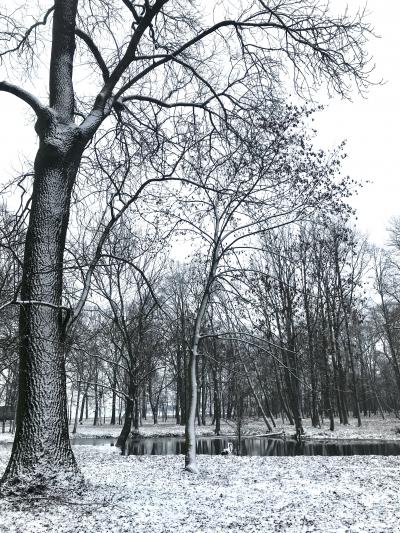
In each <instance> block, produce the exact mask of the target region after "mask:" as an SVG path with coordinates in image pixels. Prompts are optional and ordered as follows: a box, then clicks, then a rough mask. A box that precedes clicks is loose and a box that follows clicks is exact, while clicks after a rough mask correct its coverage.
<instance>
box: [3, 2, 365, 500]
mask: <svg viewBox="0 0 400 533" xmlns="http://www.w3.org/2000/svg"><path fill="white" fill-rule="evenodd" d="M15 5H16V6H17V7H19V8H20V9H13V7H14V6H11V7H10V6H9V3H8V2H7V3H6V4H5V5H3V6H2V8H1V16H0V24H1V27H0V35H1V41H2V43H6V46H5V47H4V48H3V49H2V51H1V52H0V58H1V62H2V64H3V65H4V66H5V67H6V71H7V67H11V68H10V69H9V70H8V72H13V73H15V74H19V73H21V72H22V75H21V79H22V78H23V77H25V78H26V76H27V75H28V76H30V77H31V79H33V78H34V75H35V73H36V71H37V70H36V67H37V66H38V64H39V63H40V62H42V61H43V58H44V54H43V53H42V51H43V43H44V42H45V41H46V39H49V38H50V40H51V50H50V54H49V59H48V61H49V68H48V79H49V83H48V87H47V89H46V91H48V93H49V101H48V103H45V102H44V101H43V100H42V99H41V98H40V97H39V96H37V95H35V94H34V92H36V94H43V93H44V92H46V91H42V90H40V82H39V78H38V79H37V80H36V82H34V83H33V85H34V91H33V92H31V91H29V90H27V89H25V88H23V87H21V86H17V85H15V84H14V83H12V82H10V81H1V82H0V91H2V92H7V93H9V94H13V95H15V96H16V97H18V98H20V99H21V100H22V101H24V102H25V103H26V104H27V105H28V106H30V108H31V110H32V111H33V113H34V114H35V116H36V125H35V130H36V132H37V134H38V137H39V148H38V151H37V154H36V158H35V162H34V178H33V188H32V199H31V204H30V217H29V224H28V229H27V235H26V243H25V254H24V260H23V276H22V285H21V290H20V299H19V301H20V374H19V376H20V377H19V399H18V411H17V422H16V435H15V440H14V445H13V450H12V454H11V458H10V461H9V464H8V466H7V469H6V472H5V474H4V475H3V478H2V485H3V490H5V486H8V487H12V490H13V491H14V492H16V491H17V487H18V486H20V487H22V486H24V487H25V488H26V487H30V488H36V489H37V490H41V491H44V490H46V489H47V488H49V487H50V486H52V487H53V488H54V487H58V488H62V487H65V486H67V485H69V486H72V485H74V484H76V483H78V484H79V483H81V481H82V477H81V475H80V473H79V469H78V467H77V465H76V461H75V459H74V456H73V453H72V449H71V446H70V443H69V437H68V425H67V416H66V393H65V369H64V348H63V344H64V339H65V335H66V326H67V325H68V324H69V323H70V322H71V320H73V319H74V317H75V316H76V314H77V313H79V312H80V311H81V309H82V307H83V303H84V301H85V294H86V293H87V290H86V291H84V294H83V298H82V299H81V302H80V303H79V304H78V306H77V309H76V310H71V309H70V308H68V306H64V305H63V300H62V296H63V289H62V287H63V284H62V281H63V258H64V249H65V241H66V235H67V231H68V223H69V212H70V206H71V196H72V192H73V190H74V187H75V185H76V180H77V175H78V171H79V167H80V165H81V164H82V161H83V159H82V158H83V156H84V154H85V151H86V150H87V149H88V146H89V144H90V143H91V142H92V141H93V139H94V138H95V137H96V135H102V132H101V128H102V127H104V128H107V124H108V123H109V121H117V123H118V129H119V130H120V129H121V128H122V129H124V130H125V131H129V132H130V135H131V137H132V138H134V137H135V136H137V137H139V139H140V140H141V139H142V138H143V139H144V137H146V135H147V137H151V135H152V134H153V135H154V137H153V138H154V139H155V142H157V128H158V121H157V118H158V117H159V116H160V114H162V113H172V114H174V113H175V112H177V110H184V109H185V108H189V110H191V109H193V108H198V109H200V110H201V111H203V112H205V113H208V114H209V115H210V116H216V117H217V118H218V117H220V118H221V119H222V120H224V121H226V120H227V119H228V116H227V115H229V108H230V105H231V103H232V102H240V105H241V106H245V107H246V106H247V107H248V106H249V105H250V106H251V105H252V104H251V99H252V94H254V95H255V94H256V93H258V94H257V98H258V99H260V98H261V99H263V98H264V97H265V91H264V89H265V87H267V88H268V90H269V88H270V85H271V83H274V82H276V80H277V77H278V74H279V71H280V70H282V65H283V61H284V59H283V58H287V59H288V63H287V64H289V65H291V67H292V68H293V71H294V78H295V81H296V85H297V88H298V89H299V90H301V89H304V88H307V87H308V86H312V85H315V84H317V83H319V82H320V81H321V79H324V80H326V81H327V82H328V85H329V87H331V88H332V89H333V90H335V91H338V92H339V93H341V94H347V93H348V92H349V89H350V84H351V82H353V81H354V82H355V84H356V85H358V86H359V87H361V88H362V87H364V86H365V85H366V84H367V75H368V58H367V57H366V52H365V40H366V37H367V34H368V31H369V28H368V27H367V26H366V24H365V23H364V22H363V14H362V13H361V14H358V15H356V16H355V17H354V18H353V19H350V18H349V17H348V16H347V15H345V16H342V17H337V18H335V17H333V16H331V15H330V14H329V12H328V10H327V8H326V7H325V4H322V3H320V2H318V1H314V0H307V1H305V2H299V1H298V0H285V1H283V2H282V1H281V0H279V1H276V2H272V3H271V2H268V3H266V2H264V1H262V0H248V1H246V2H244V3H240V5H239V7H238V8H233V6H232V4H231V3H230V2H227V3H226V12H225V9H224V7H225V2H222V3H221V4H220V5H221V8H220V9H218V10H217V11H216V12H214V13H215V15H214V16H215V17H216V19H217V20H213V17H212V16H211V13H209V12H207V10H206V8H205V7H204V8H203V7H200V6H199V7H198V8H196V7H195V5H194V4H193V3H192V2H187V3H184V2H181V1H180V0H179V1H178V0H153V1H145V2H143V4H134V3H133V2H131V1H129V0H123V1H119V0H112V1H111V2H105V1H102V0H100V1H99V2H97V3H96V9H97V12H96V13H95V14H94V13H93V10H92V3H91V2H88V1H86V0H80V1H78V0H55V2H54V4H53V5H50V6H48V5H47V6H46V7H44V6H43V2H38V3H37V4H36V6H37V7H31V6H29V7H28V6H27V5H26V4H22V3H21V4H19V3H18V2H17V3H16V4H15ZM24 6H25V7H24ZM188 8H189V11H190V14H188ZM93 14H94V16H93ZM28 15H29V16H28ZM32 18H33V19H34V20H35V22H34V23H33V24H32V25H31V26H29V27H26V21H28V20H32ZM50 25H52V27H51V32H50V31H49V27H50ZM214 51H215V52H214ZM217 51H218V53H217ZM88 58H89V64H90V66H89V74H91V80H90V85H89V84H86V85H84V84H82V83H76V84H74V82H73V72H74V69H75V71H76V72H77V73H78V72H79V69H78V67H77V65H78V64H79V63H80V62H81V61H80V60H81V59H84V61H82V62H83V63H85V61H87V60H88ZM238 58H240V60H239V62H238ZM222 65H224V68H220V66H222ZM228 65H231V67H228V68H226V67H227V66H228ZM217 71H218V75H216V72H217ZM13 81H14V80H13ZM88 86H89V87H90V89H91V90H90V94H89V97H88V98H87V97H86V96H84V95H86V94H87V87H88ZM92 87H98V89H95V90H92ZM175 116H176V115H175ZM177 122H178V123H179V119H177ZM216 122H217V120H215V123H216ZM138 131H141V132H142V134H140V135H137V133H138ZM139 144H140V141H139ZM110 179H112V177H110ZM153 179H155V178H153ZM149 181H152V178H149ZM143 187H144V185H142V187H141V189H140V190H142V189H143ZM133 201H134V200H133V199H132V200H127V199H125V202H124V206H123V207H121V209H120V210H119V213H118V214H116V213H113V214H112V216H111V218H110V221H109V224H110V225H109V226H108V228H110V227H112V225H113V224H114V222H115V219H118V218H120V216H122V213H123V212H125V211H126V209H127V208H128V206H129V205H130V204H131V203H133ZM108 231H109V230H108ZM106 236H107V231H106V232H105V234H104V239H105V238H106ZM104 239H103V240H104ZM101 244H102V240H101V239H100V241H99V248H98V249H101ZM98 255H99V254H96V255H95V257H94V259H93V262H92V265H91V268H90V270H89V273H88V276H87V281H86V285H85V286H86V289H87V286H88V284H90V278H91V272H92V271H93V269H94V268H95V265H96V263H97V261H98Z"/></svg>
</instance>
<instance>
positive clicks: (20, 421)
mask: <svg viewBox="0 0 400 533" xmlns="http://www.w3.org/2000/svg"><path fill="white" fill-rule="evenodd" d="M77 5H78V0H63V1H61V0H56V1H55V9H54V14H53V35H52V49H51V58H50V84H49V93H50V107H49V108H46V109H42V110H41V111H40V113H39V114H38V116H39V118H38V121H37V123H36V131H37V133H38V135H39V139H40V144H39V150H38V152H37V156H36V159H35V167H34V181H33V190H32V200H31V212H30V218H29V224H28V230H27V234H26V242H25V252H24V263H23V275H22V283H21V300H22V302H25V304H22V305H21V307H20V317H19V340H20V358H19V391H18V407H17V417H16V434H15V440H14V444H13V449H12V453H11V458H10V461H9V463H8V466H7V468H6V471H5V473H4V475H3V478H2V481H1V482H2V490H3V491H4V492H7V491H10V492H18V491H24V490H27V491H30V492H32V491H45V490H46V489H49V490H51V491H52V493H54V490H55V489H63V488H64V487H66V486H68V487H71V485H76V484H77V483H78V484H79V483H81V482H82V479H83V478H82V476H81V475H80V473H79V470H78V467H77V465H76V462H75V458H74V455H73V453H72V449H71V445H70V442H69V436H68V420H67V406H66V388H65V353H64V337H65V323H66V316H65V312H63V310H62V309H61V307H60V306H61V304H62V279H63V256H64V249H65V240H66V233H67V228H68V221H69V210H70V199H71V193H72V188H73V185H74V182H75V177H76V173H77V170H78V167H79V163H80V159H81V156H82V152H83V148H84V145H85V143H86V141H87V139H84V138H83V136H82V132H81V130H80V128H79V127H78V126H77V125H76V124H75V123H74V89H73V83H72V69H73V57H74V52H75V18H76V12H77Z"/></svg>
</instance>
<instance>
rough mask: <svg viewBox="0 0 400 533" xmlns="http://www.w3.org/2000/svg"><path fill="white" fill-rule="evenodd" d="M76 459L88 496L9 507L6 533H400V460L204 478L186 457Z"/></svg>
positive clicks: (1, 520)
mask: <svg viewBox="0 0 400 533" xmlns="http://www.w3.org/2000/svg"><path fill="white" fill-rule="evenodd" d="M75 452H76V455H77V458H78V461H79V463H80V465H81V468H82V471H83V473H84V475H85V478H86V480H87V484H88V485H87V490H86V491H85V492H84V493H83V494H82V495H74V494H70V495H66V496H65V499H62V500H52V499H40V498H39V499H35V498H32V499H30V500H24V501H15V500H14V501H12V500H8V499H3V500H0V531H1V532H2V533H33V532H35V533H43V532H51V533H53V532H54V533H67V532H68V533H72V532H75V533H78V532H81V533H124V532H129V533H132V532H136V533H140V532H146V533H169V532H171V533H172V532H173V533H189V532H191V533H193V532H199V533H200V532H204V533H205V532H208V533H222V532H223V533H228V532H229V533H239V532H240V533H242V532H243V533H246V532H248V533H250V532H254V533H255V532H257V533H273V532H285V533H286V532H287V533H302V532H303V533H304V532H324V533H333V532H335V533H361V532H362V533H367V532H370V533H372V532H374V533H378V532H400V486H399V483H398V479H399V472H400V458H399V457H378V456H369V457H365V456H353V457H265V458H258V457H257V458H255V457H251V458H250V457H240V458H238V457H235V456H230V457H221V456H213V457H211V456H200V457H199V465H200V468H201V473H200V475H198V476H195V475H193V474H187V473H186V472H184V471H183V469H182V467H183V456H164V457H161V456H148V457H143V456H142V457H135V456H128V457H126V456H121V455H119V454H118V452H117V450H115V448H111V447H108V446H104V447H97V448H93V447H91V446H77V447H75ZM8 453H9V451H6V450H4V448H3V449H2V450H1V451H0V470H3V468H4V466H5V463H6V460H7V458H8Z"/></svg>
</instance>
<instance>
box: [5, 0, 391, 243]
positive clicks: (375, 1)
mask: <svg viewBox="0 0 400 533" xmlns="http://www.w3.org/2000/svg"><path fill="white" fill-rule="evenodd" d="M331 3H332V7H333V8H334V10H335V11H340V10H341V9H343V6H345V5H346V2H345V0H331ZM347 3H348V4H349V8H350V11H352V10H354V9H357V7H358V6H360V5H363V3H362V2H361V1H360V0H349V1H348V2H347ZM368 11H369V12H370V17H369V20H370V21H371V23H372V24H373V25H374V27H375V30H376V32H377V33H378V34H379V35H380V36H381V38H380V39H373V40H372V42H371V43H370V47H369V50H370V52H371V54H372V55H373V57H374V62H375V63H376V72H375V77H376V79H380V78H382V79H384V80H385V85H383V86H378V87H372V88H371V89H370V91H369V94H368V97H367V99H363V98H361V97H359V96H357V95H354V98H353V101H352V102H347V101H341V100H339V99H334V100H332V101H331V102H330V104H329V107H328V109H325V111H323V112H322V113H320V114H319V115H318V116H317V117H316V122H315V125H316V127H317V129H318V132H319V133H318V145H320V146H326V147H327V148H329V147H332V146H334V145H337V144H338V143H340V142H341V141H342V140H344V139H346V140H347V149H346V152H347V153H348V158H347V159H346V160H345V161H344V171H345V172H346V173H348V174H350V175H351V176H352V177H354V178H356V179H359V180H361V181H363V182H364V188H363V189H362V190H361V192H360V193H359V195H358V197H357V198H355V199H354V200H353V202H352V203H353V205H354V207H356V208H357V211H358V218H359V228H360V229H361V231H363V232H366V233H368V234H369V237H370V240H371V241H372V242H374V243H376V244H379V245H383V244H385V242H386V240H387V235H386V227H387V225H388V223H389V220H390V218H391V217H393V216H400V194H399V193H400V173H399V155H400V146H399V135H398V131H399V124H400V32H399V29H398V23H399V20H400V1H399V0H369V1H368ZM9 81H17V80H9ZM0 109H1V115H0V116H1V122H2V126H3V127H2V128H0V147H1V151H0V171H1V174H0V181H4V180H6V179H7V178H9V177H10V176H11V175H12V174H13V169H17V170H20V169H21V163H20V161H21V160H22V159H23V158H24V157H26V158H29V159H32V158H33V156H34V153H35V147H36V144H37V141H36V138H35V133H34V130H33V127H32V125H33V124H32V122H31V119H30V115H29V110H28V108H27V106H26V105H24V104H22V103H20V102H19V101H18V100H17V99H16V98H15V97H13V96H10V95H6V94H4V93H0ZM367 180H369V181H371V182H372V183H369V184H368V183H366V181H367Z"/></svg>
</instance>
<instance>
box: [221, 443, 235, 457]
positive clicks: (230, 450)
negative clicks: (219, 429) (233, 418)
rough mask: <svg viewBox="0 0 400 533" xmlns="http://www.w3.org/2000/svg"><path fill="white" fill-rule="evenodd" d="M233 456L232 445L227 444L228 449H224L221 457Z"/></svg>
mask: <svg viewBox="0 0 400 533" xmlns="http://www.w3.org/2000/svg"><path fill="white" fill-rule="evenodd" d="M232 454H233V444H232V443H231V442H228V447H227V448H224V449H223V450H222V452H221V455H232Z"/></svg>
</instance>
